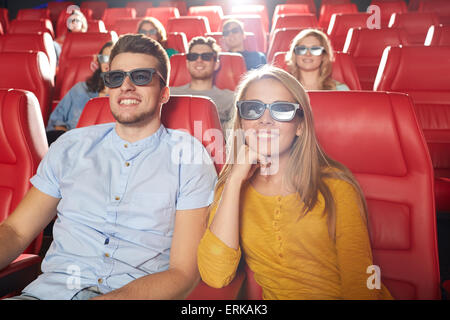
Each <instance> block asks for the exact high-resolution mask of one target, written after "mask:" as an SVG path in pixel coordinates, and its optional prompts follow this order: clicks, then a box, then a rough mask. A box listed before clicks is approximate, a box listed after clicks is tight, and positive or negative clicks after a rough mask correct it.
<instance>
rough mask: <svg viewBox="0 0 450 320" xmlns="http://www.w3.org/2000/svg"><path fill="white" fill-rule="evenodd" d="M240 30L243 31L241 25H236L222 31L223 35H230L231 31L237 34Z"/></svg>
mask: <svg viewBox="0 0 450 320" xmlns="http://www.w3.org/2000/svg"><path fill="white" fill-rule="evenodd" d="M239 32H242V31H241V28H239V27H234V28H232V29H229V30H223V31H222V35H223V36H224V37H228V36H229V35H230V34H231V33H234V34H236V33H239Z"/></svg>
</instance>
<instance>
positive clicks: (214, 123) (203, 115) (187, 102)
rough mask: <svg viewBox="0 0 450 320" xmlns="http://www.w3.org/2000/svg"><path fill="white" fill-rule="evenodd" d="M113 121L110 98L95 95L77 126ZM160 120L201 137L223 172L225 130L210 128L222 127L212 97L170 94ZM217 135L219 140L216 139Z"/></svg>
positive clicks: (167, 125) (170, 126) (218, 169)
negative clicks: (218, 132) (197, 123)
mask: <svg viewBox="0 0 450 320" xmlns="http://www.w3.org/2000/svg"><path fill="white" fill-rule="evenodd" d="M114 121H115V119H114V117H113V115H112V114H111V110H110V107H109V98H108V97H100V98H93V99H91V100H89V102H88V103H87V104H86V106H85V107H84V109H83V113H82V114H81V117H80V119H79V120H78V125H77V128H81V127H87V126H91V125H95V124H101V123H108V122H114ZM196 121H199V122H201V124H200V125H201V127H199V128H197V127H196V124H195V122H196ZM161 122H162V123H163V124H164V126H166V127H167V128H171V129H183V130H185V131H187V132H189V133H190V134H191V135H193V136H195V137H196V138H197V139H198V140H200V141H201V142H202V143H203V145H204V146H205V148H206V149H207V150H208V152H209V154H210V155H211V157H212V158H213V159H214V162H215V165H216V170H217V172H220V170H221V169H222V165H223V164H224V161H225V153H224V152H225V149H224V146H225V140H224V137H223V135H222V134H220V135H219V136H217V135H216V136H215V137H213V136H212V135H211V134H212V133H214V132H209V133H208V132H207V130H208V129H217V130H220V131H221V126H220V120H219V115H218V113H217V108H216V106H215V104H214V103H213V102H212V100H210V99H209V98H205V97H191V96H171V97H170V99H169V102H167V103H166V104H164V105H163V107H162V110H161ZM216 133H217V132H216ZM215 138H216V139H219V140H214V139H215Z"/></svg>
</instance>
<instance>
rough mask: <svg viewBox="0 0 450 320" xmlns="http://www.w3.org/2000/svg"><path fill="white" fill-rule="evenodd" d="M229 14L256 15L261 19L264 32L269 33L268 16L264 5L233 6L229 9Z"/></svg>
mask: <svg viewBox="0 0 450 320" xmlns="http://www.w3.org/2000/svg"><path fill="white" fill-rule="evenodd" d="M231 14H238V15H239V14H244V15H245V14H256V15H258V16H260V17H261V21H262V25H263V28H264V31H265V32H266V33H269V14H268V13H267V8H266V6H265V5H264V4H242V5H233V6H232V7H231Z"/></svg>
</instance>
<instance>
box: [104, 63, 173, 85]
mask: <svg viewBox="0 0 450 320" xmlns="http://www.w3.org/2000/svg"><path fill="white" fill-rule="evenodd" d="M155 73H156V74H157V75H158V76H159V78H160V79H161V81H162V83H163V84H164V85H165V81H164V78H163V77H162V76H161V74H160V73H159V72H158V71H157V70H156V69H153V68H140V69H134V70H131V71H122V70H112V71H108V72H102V73H101V77H102V79H103V82H104V83H105V86H107V87H108V88H118V87H120V86H121V85H122V84H123V82H124V81H125V78H126V77H127V76H128V77H130V80H131V82H133V83H134V84H135V85H137V86H145V85H147V84H149V83H150V82H152V79H153V75H154V74H155Z"/></svg>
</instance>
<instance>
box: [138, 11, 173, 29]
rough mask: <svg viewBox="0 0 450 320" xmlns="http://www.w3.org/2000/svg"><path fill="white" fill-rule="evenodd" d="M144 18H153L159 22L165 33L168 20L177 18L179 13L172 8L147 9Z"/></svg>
mask: <svg viewBox="0 0 450 320" xmlns="http://www.w3.org/2000/svg"><path fill="white" fill-rule="evenodd" d="M145 16H146V17H153V18H156V19H158V20H159V22H161V23H162V24H163V26H164V28H165V29H166V31H167V23H168V22H169V19H170V18H179V17H180V12H179V11H178V8H173V7H161V8H148V9H147V11H146V12H145Z"/></svg>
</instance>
